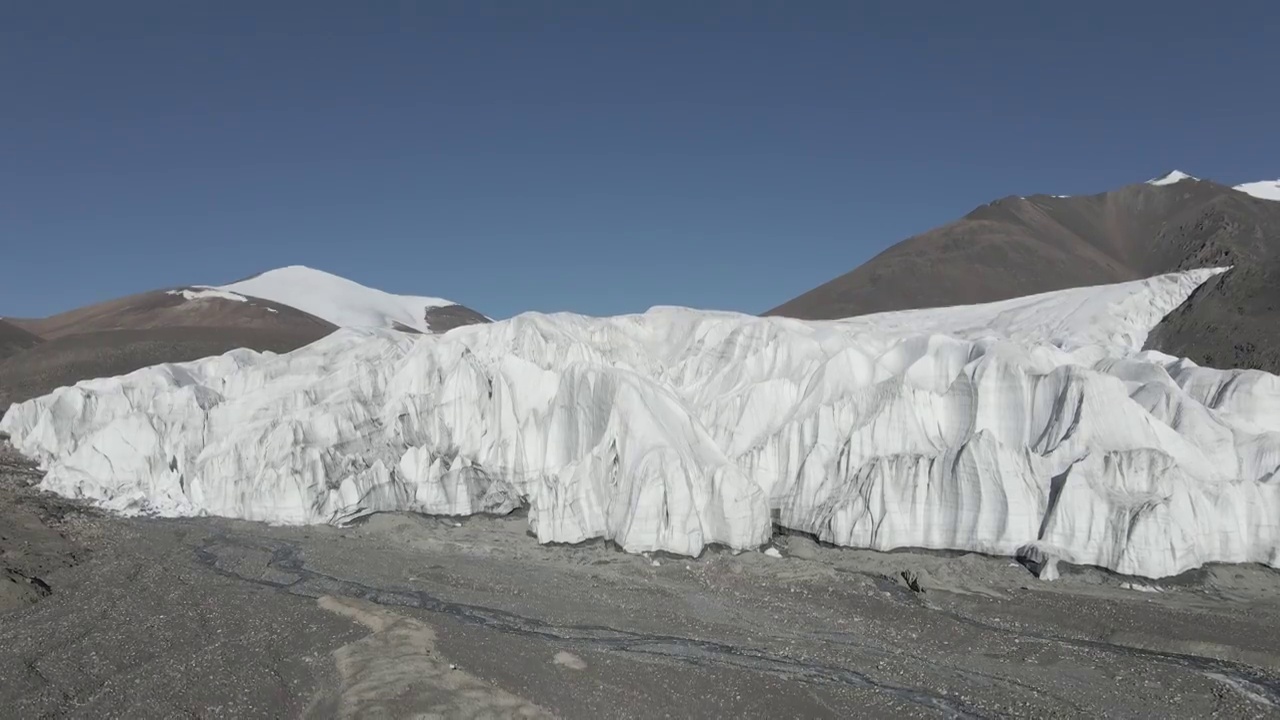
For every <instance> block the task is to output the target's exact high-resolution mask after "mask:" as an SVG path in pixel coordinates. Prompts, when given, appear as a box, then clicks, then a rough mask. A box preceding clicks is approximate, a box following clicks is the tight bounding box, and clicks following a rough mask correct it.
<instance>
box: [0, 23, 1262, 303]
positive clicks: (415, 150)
mask: <svg viewBox="0 0 1280 720" xmlns="http://www.w3.org/2000/svg"><path fill="white" fill-rule="evenodd" d="M179 6H180V7H179ZM960 6H964V7H960ZM604 7H607V10H605V9H602V8H604ZM1277 27H1280V4H1278V3H1274V2H1235V3H1222V4H1217V5H1213V4H1209V3H1197V4H1195V5H1184V4H1182V3H1175V2H1162V3H1149V2H1126V3H1115V2H1108V3H1101V2H1099V3H1089V2H1076V3H1069V4H1064V3H1052V4H1050V3H1030V2H1017V3H1014V2H996V1H992V2H982V3H950V2H948V3H922V2H895V3H887V2H886V3H877V4H872V3H852V2H838V3H823V2H816V1H810V2H803V3H797V2H787V3H784V2H751V3H748V2H726V3H715V2H694V3H688V2H670V3H668V2H658V1H656V0H655V1H653V2H622V1H621V0H616V1H615V2H604V3H585V2H583V3H579V2H570V1H568V0H565V1H562V2H555V3H535V2H509V3H494V2H483V1H481V0H471V1H469V2H440V3H411V2H372V1H371V2H367V3H355V2H340V3H337V2H333V3H330V2H319V1H313V2H286V1H284V0H280V1H273V2H269V3H265V2H253V3H248V2H216V3H215V2H189V3H187V2H184V3H173V2H168V1H167V0H166V1H164V2H149V3H141V2H129V1H128V0H122V1H121V2H116V3H102V2H96V0H95V1H94V2H83V3H76V2H58V1H55V0H51V1H50V2H39V3H19V2H9V3H3V4H0V245H2V248H0V314H4V315H9V316H18V317H22V316H39V315H46V314H51V313H54V312H58V311H62V310H66V309H70V308H72V307H75V306H78V305H82V304H85V303H89V302H94V301H97V300H102V299H107V298H110V297H114V296H118V295H122V294H126V293H130V292H137V291H142V290H148V289H153V288H156V287H161V286H170V285H178V284H192V283H210V284H213V283H219V282H226V281H231V280H235V279H238V278H240V277H243V276H246V275H249V274H252V273H254V272H258V271H261V270H265V269H269V268H272V267H277V266H280V265H287V264H305V265H311V266H314V267H318V268H322V269H325V270H329V271H331V272H336V273H338V274H341V275H345V276H347V277H350V278H352V279H355V280H357V281H360V282H363V283H365V284H369V285H373V286H376V287H381V288H383V289H386V290H391V291H397V292H406V293H418V294H430V295H440V296H444V297H448V298H452V299H455V300H458V301H460V302H464V303H466V304H468V305H471V306H473V307H475V308H477V309H479V310H481V311H483V312H486V313H488V314H490V315H493V316H504V317H505V316H509V315H511V314H515V313H518V312H520V311H523V310H544V311H552V310H573V311H578V312H586V313H592V314H612V313H619V312H632V311H642V310H644V309H646V308H648V307H650V306H652V305H666V304H677V305H691V306H696V307H707V308H719V309H733V310H742V311H747V312H760V311H763V310H766V309H768V308H770V307H772V306H774V305H776V304H778V303H780V302H782V301H784V300H786V299H788V298H790V297H792V296H794V295H796V294H799V293H800V292H802V291H804V290H807V289H809V288H811V287H813V286H815V285H817V284H819V283H821V282H823V281H825V280H828V279H830V278H832V277H834V276H836V275H838V274H840V273H843V272H845V271H847V270H849V269H852V268H853V267H855V266H856V265H858V264H859V263H861V262H863V261H865V260H866V259H868V258H869V257H871V256H872V255H874V254H875V253H876V252H878V251H880V250H882V249H884V248H885V247H888V246H889V245H891V244H893V243H894V242H896V241H898V240H901V239H903V238H905V237H908V236H910V235H912V234H915V233H918V232H921V231H923V230H926V229H928V228H930V227H933V226H936V225H939V224H941V223H943V222H946V221H949V220H952V219H955V218H956V217H958V216H960V215H962V214H964V213H965V212H967V211H968V210H970V209H972V208H973V207H974V206H976V205H980V204H982V203H984V202H987V201H989V200H992V199H995V198H998V197H1002V196H1005V195H1011V194H1030V193H1035V192H1047V193H1058V194H1082V193H1092V192H1099V191H1103V190H1106V189H1109V188H1113V187H1118V186H1120V185H1124V184H1127V183H1130V182H1137V181H1141V180H1145V179H1147V178H1149V177H1151V176H1153V175H1156V174H1158V173H1160V172H1162V171H1165V170H1169V169H1172V168H1180V169H1183V170H1186V171H1188V172H1191V173H1192V174H1195V175H1197V176H1199V177H1205V178H1212V179H1215V180H1219V181H1221V182H1226V183H1231V184H1234V183H1239V182H1243V181H1249V180H1261V179H1274V178H1277V177H1280V133H1277V128H1280V92H1277V90H1276V88H1277V81H1276V77H1277V72H1278V71H1280V43H1278V42H1276V39H1275V35H1274V30H1275V28H1277Z"/></svg>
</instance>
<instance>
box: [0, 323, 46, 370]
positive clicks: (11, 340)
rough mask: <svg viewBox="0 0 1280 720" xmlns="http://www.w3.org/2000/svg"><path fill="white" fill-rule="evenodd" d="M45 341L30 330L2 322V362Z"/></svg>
mask: <svg viewBox="0 0 1280 720" xmlns="http://www.w3.org/2000/svg"><path fill="white" fill-rule="evenodd" d="M43 341H44V339H43V338H41V337H40V336H39V335H36V334H35V333H33V332H30V331H29V330H25V329H23V328H20V327H18V326H17V325H15V324H13V323H11V322H6V321H4V320H0V360H3V359H4V358H7V357H9V356H10V355H14V354H17V353H20V352H22V351H23V350H26V349H27V348H30V347H32V346H35V345H38V344H40V343H41V342H43Z"/></svg>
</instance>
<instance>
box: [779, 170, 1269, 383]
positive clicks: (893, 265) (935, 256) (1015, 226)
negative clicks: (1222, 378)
mask: <svg viewBox="0 0 1280 720" xmlns="http://www.w3.org/2000/svg"><path fill="white" fill-rule="evenodd" d="M1175 174H1176V175H1177V176H1178V177H1177V179H1176V180H1173V181H1171V182H1163V180H1165V179H1167V178H1170V177H1173V176H1175ZM1276 238H1280V202H1274V201H1271V200H1266V199H1262V198H1258V197H1255V196H1253V195H1250V194H1248V193H1246V192H1243V191H1241V190H1238V189H1237V188H1233V187H1229V186H1226V185H1222V184H1219V183H1216V182H1213V181H1210V180H1201V179H1196V178H1194V177H1192V176H1190V175H1189V174H1187V173H1183V172H1181V171H1174V172H1173V173H1168V174H1166V175H1165V176H1162V177H1158V178H1155V179H1154V181H1148V182H1145V183H1136V184H1131V185H1126V186H1124V187H1121V188H1117V189H1115V190H1111V191H1108V192H1104V193H1098V194H1095V195H1082V196H1069V197H1059V196H1052V195H1033V196H1028V197H1020V196H1011V197H1008V198H1002V199H1000V200H996V201H993V202H991V203H987V204H985V205H981V206H979V207H977V208H974V209H973V210H972V211H970V212H969V213H968V214H966V215H965V216H963V217H962V218H960V219H958V220H956V221H953V222H951V223H947V224H945V225H942V226H940V227H938V228H934V229H932V230H929V231H926V232H924V233H921V234H919V235H916V236H913V237H911V238H907V239H906V240H903V241H901V242H899V243H897V244H895V245H893V246H891V247H889V248H887V249H885V250H884V251H882V252H881V253H879V254H877V255H876V256H874V257H872V258H871V259H870V260H868V261H867V262H865V263H863V264H862V265H860V266H858V267H856V268H854V269H853V270H851V271H849V272H847V273H845V274H843V275H840V276H838V277H836V278H834V279H832V280H830V281H828V282H826V283H823V284H822V285H819V286H818V287H816V288H814V289H812V290H810V291H808V292H806V293H803V294H801V295H799V296H797V297H795V298H793V299H792V300H789V301H787V302H785V303H782V304H781V305H778V306H777V307H774V308H773V309H771V310H769V311H767V312H766V313H764V314H765V315H783V316H789V317H796V318H801V319H834V318H842V317H854V316H858V315H865V314H869V313H876V312H885V311H891V310H907V309H916V308H924V307H945V306H951V305H970V304H976V303H983V302H993V301H997V300H1004V299H1008V298H1011V297H1018V296H1022V295H1031V294H1036V293H1040V292H1047V291H1052V290H1061V289H1066V288H1070V287H1082V286H1087V285H1097V284H1105V283H1114V282H1124V281H1128V280H1136V279H1140V278H1144V277H1150V276H1153V275H1158V274H1161V273H1164V272H1172V271H1178V270H1189V269H1195V268H1210V267H1225V266H1234V267H1233V269H1232V270H1230V271H1228V272H1227V273H1225V274H1223V275H1222V276H1221V277H1219V278H1216V279H1215V280H1214V281H1212V282H1211V283H1207V284H1206V288H1203V289H1202V290H1201V291H1199V292H1197V293H1195V294H1193V296H1192V297H1191V298H1189V299H1188V300H1187V304H1189V305H1194V306H1195V307H1194V308H1189V307H1188V306H1187V305H1184V306H1183V307H1181V308H1179V309H1177V310H1175V312H1174V313H1171V318H1173V320H1170V321H1169V322H1168V323H1162V326H1161V327H1158V328H1157V330H1156V331H1153V333H1152V335H1151V337H1152V340H1151V342H1152V343H1153V345H1152V348H1153V349H1159V350H1162V351H1166V352H1170V353H1171V354H1183V355H1187V356H1189V357H1191V359H1193V360H1194V361H1196V362H1208V363H1218V362H1227V363H1229V364H1231V365H1233V366H1239V367H1259V368H1264V369H1271V370H1272V371H1273V372H1274V371H1277V370H1280V336H1277V337H1275V338H1274V339H1266V340H1263V341H1262V342H1259V341H1258V340H1251V341H1250V342H1252V343H1253V347H1252V349H1248V348H1247V346H1241V348H1242V349H1239V350H1238V349H1237V348H1236V345H1237V344H1238V343H1237V342H1236V341H1230V342H1229V341H1228V340H1229V338H1228V335H1233V334H1234V335H1239V334H1241V333H1245V334H1247V333H1254V334H1257V333H1260V332H1261V333H1263V334H1264V335H1265V336H1267V337H1270V336H1271V334H1272V332H1271V331H1270V330H1268V329H1267V328H1268V322H1270V319H1271V318H1272V314H1273V313H1274V308H1275V307H1277V306H1280V297H1278V295H1280V290H1277V289H1274V288H1276V287H1277V286H1276V285H1275V284H1273V283H1271V281H1272V279H1274V278H1280V251H1277V249H1275V248H1276V243H1275V242H1274V240H1275V239H1276ZM1173 323H1177V324H1178V326H1177V327H1174V326H1173ZM1209 327H1212V328H1214V332H1213V333H1212V335H1213V337H1212V338H1210V337H1209V336H1208V335H1205V333H1204V330H1205V329H1206V328H1209Z"/></svg>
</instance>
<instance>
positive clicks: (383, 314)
mask: <svg viewBox="0 0 1280 720" xmlns="http://www.w3.org/2000/svg"><path fill="white" fill-rule="evenodd" d="M219 289H221V290H229V291H232V292H237V293H243V294H245V295H251V296H253V297H259V298H262V299H264V300H272V301H274V302H278V303H280V304H281V305H288V306H290V307H293V308H297V309H298V310H301V311H303V312H306V313H310V314H312V315H315V316H316V317H318V318H321V319H324V320H328V321H329V322H331V323H333V324H334V325H337V326H338V327H343V328H394V327H396V326H397V325H400V326H404V327H407V328H411V329H413V330H417V331H419V332H424V333H425V332H430V330H431V329H430V327H429V326H428V324H427V321H426V317H425V315H426V311H427V309H429V308H436V307H444V306H446V305H455V304H456V303H454V302H452V301H450V300H445V299H442V298H436V297H417V296H412V295H393V294H391V293H389V292H384V291H382V290H376V289H374V288H370V287H365V286H364V285H361V284H360V283H357V282H353V281H351V280H348V279H346V278H343V277H338V276H337V275H333V274H330V273H327V272H324V271H321V270H315V269H312V268H309V267H304V266H302V265H291V266H289V267H283V268H279V269H276V270H270V271H268V272H265V273H262V274H261V275H255V276H254V277H251V278H249V279H247V280H241V281H240V282H236V283H231V284H230V285H223V286H221V287H220V288H219Z"/></svg>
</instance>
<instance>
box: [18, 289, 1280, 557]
mask: <svg viewBox="0 0 1280 720" xmlns="http://www.w3.org/2000/svg"><path fill="white" fill-rule="evenodd" d="M1220 271H1221V269H1210V270H1197V271H1191V272H1186V273H1175V274H1170V275H1164V276H1159V277H1155V278H1150V279H1147V280H1142V281H1136V282H1130V283H1121V284H1117V285H1107V286H1099V287H1090V288H1075V289H1071V290H1063V291H1058V292H1052V293H1045V294H1041V295H1036V296H1030V297H1024V298H1015V299H1013V300H1006V301H1002V302H997V303H989V304H985V305H974V306H966V307H956V308H938V309H928V310H913V311H904V312H894V313H882V314H879V315H871V316H863V317H858V318H852V319H848V320H838V321H799V320H792V319H787V318H779V317H765V318H760V317H751V316H745V315H740V314H735V313H724V312H707V311H695V310H689V309H684V308H673V307H656V308H653V309H651V310H650V311H648V312H646V313H643V314H638V315H627V316H619V317H609V318H594V317H586V316H581V315H573V314H538V313H527V314H523V315H519V316H516V317H514V318H511V319H509V320H505V321H501V322H498V323H494V324H492V325H476V326H467V327H461V328H457V329H455V330H452V331H450V332H448V333H446V334H443V335H440V336H419V335H409V334H403V333H398V332H394V331H390V330H385V329H377V328H363V329H342V330H339V331H337V332H335V333H334V334H332V335H330V336H328V337H326V338H324V339H322V340H320V341H318V342H316V343H313V344H312V345H309V346H307V347H305V348H302V349H299V350H297V351H294V352H292V353H288V354H284V355H275V354H271V353H256V352H252V351H247V350H236V351H232V352H229V353H227V354H225V355H221V356H218V357H212V358H206V359H203V360H198V361H195V362H189V363H182V364H168V365H159V366H155V367H150V368H145V369H143V370H139V371H136V372H134V373H131V374H129V375H125V376H121V377H116V378H104V379H97V380H89V381H84V382H81V383H79V384H77V385H76V386H74V387H67V388H60V389H58V390H56V391H54V392H53V393H51V394H49V395H46V396H44V397H40V398H35V399H33V400H29V401H27V402H24V403H21V404H16V405H14V406H12V407H11V408H10V410H9V411H8V412H7V413H6V414H5V416H4V418H3V420H0V431H3V432H6V433H8V434H9V435H10V436H11V441H12V442H13V444H14V445H15V446H16V447H17V448H18V449H19V450H20V451H22V452H23V453H25V454H27V455H28V456H30V457H32V458H34V459H36V460H38V461H39V462H40V463H41V465H42V467H44V469H45V470H46V475H45V477H44V480H43V481H42V483H43V485H42V486H43V487H44V488H45V489H47V490H50V491H53V492H56V493H59V494H62V495H66V496H70V497H76V498H86V499H89V500H92V501H94V502H96V503H99V504H100V505H102V506H104V507H106V508H109V509H112V510H115V511H118V512H122V513H135V514H158V515H164V516H198V515H218V516H228V517H236V518H244V519H249V520H259V521H267V522H274V523H290V524H300V523H335V524H340V523H345V522H348V521H351V520H353V519H355V518H358V517H360V516H363V515H366V514H369V513H375V512H383V511H415V512H422V513H429V514H442V515H470V514H476V513H507V512H510V511H512V510H514V509H516V508H518V507H527V508H528V522H529V527H530V530H531V532H532V533H533V534H534V535H536V537H537V538H538V540H539V541H541V542H546V543H577V542H581V541H585V540H589V539H605V540H609V541H612V542H614V543H616V544H617V545H618V546H620V547H621V548H623V549H624V550H626V551H629V552H650V551H665V552H669V553H676V554H681V555H690V556H696V555H698V554H700V553H701V552H702V551H703V550H704V548H705V547H707V546H708V545H713V544H714V545H722V546H727V547H730V548H735V549H750V548H758V547H760V546H762V545H764V544H766V543H768V542H769V540H770V538H771V536H772V533H773V529H774V525H775V524H777V525H779V526H782V527H785V528H788V529H791V530H795V531H800V532H805V533H811V534H813V535H815V536H817V537H818V538H820V539H821V540H823V541H826V542H829V543H834V544H836V545H843V546H851V547H862V548H872V549H877V550H890V549H894V548H904V547H914V548H933V549H952V550H962V551H974V552H981V553H988V554H997V555H1009V556H1024V557H1029V558H1040V559H1046V558H1047V559H1051V560H1052V561H1054V562H1056V561H1058V560H1061V561H1065V562H1070V563H1078V564H1087V565H1096V566H1100V567H1105V568H1109V569H1111V570H1114V571H1116V572H1120V573H1125V574H1131V575H1139V576H1146V577H1151V578H1160V577H1165V576H1169V575H1174V574H1178V573H1180V572H1183V571H1186V570H1188V569H1191V568H1195V567H1198V566H1200V565H1203V564H1205V563H1209V562H1258V563H1265V564H1268V565H1270V566H1272V567H1280V527H1278V526H1280V490H1278V489H1277V488H1278V487H1280V480H1278V479H1277V469H1278V468H1280V378H1277V377H1276V376H1273V375H1270V374H1267V373H1264V372H1261V371H1255V370H1216V369H1211V368H1204V367H1199V366H1197V365H1196V364H1195V363H1192V362H1190V361H1188V360H1185V359H1179V358H1174V357H1170V356H1167V355H1163V354H1161V353H1158V352H1152V351H1143V350H1142V349H1141V348H1142V346H1143V343H1144V341H1145V339H1146V335H1147V332H1148V331H1149V330H1150V329H1151V328H1152V327H1153V326H1154V325H1155V324H1157V323H1158V322H1159V321H1160V319H1161V318H1162V317H1163V316H1164V315H1165V314H1167V313H1168V312H1169V311H1170V310H1172V309H1173V308H1174V307H1176V306H1177V305H1179V304H1180V303H1182V302H1183V301H1184V300H1185V299H1186V298H1187V297H1188V296H1189V295H1190V293H1191V292H1192V291H1193V290H1194V289H1195V288H1196V287H1198V286H1199V285H1200V284H1202V283H1203V282H1204V281H1205V280H1207V279H1208V278H1209V277H1210V276H1212V275H1213V274H1214V273H1216V272H1220Z"/></svg>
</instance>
